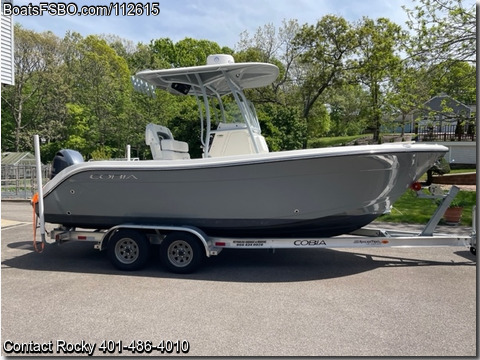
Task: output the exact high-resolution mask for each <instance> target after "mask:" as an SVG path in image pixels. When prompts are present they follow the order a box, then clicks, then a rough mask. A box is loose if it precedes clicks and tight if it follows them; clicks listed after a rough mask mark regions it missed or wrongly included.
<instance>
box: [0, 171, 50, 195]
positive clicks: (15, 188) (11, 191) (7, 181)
mask: <svg viewBox="0 0 480 360" xmlns="http://www.w3.org/2000/svg"><path fill="white" fill-rule="evenodd" d="M50 172H51V166H50V165H42V177H43V183H44V184H45V183H46V182H47V180H48V179H49V178H50ZM1 174H2V175H1V188H2V200H6V199H31V198H32V196H33V195H34V194H35V193H36V192H37V176H36V166H35V165H5V164H2V168H1Z"/></svg>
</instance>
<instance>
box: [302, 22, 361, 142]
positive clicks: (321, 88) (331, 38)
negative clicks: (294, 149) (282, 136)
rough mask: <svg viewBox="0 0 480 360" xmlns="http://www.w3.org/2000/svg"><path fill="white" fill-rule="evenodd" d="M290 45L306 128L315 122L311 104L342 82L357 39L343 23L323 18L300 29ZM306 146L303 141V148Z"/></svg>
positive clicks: (356, 44) (352, 29) (350, 28)
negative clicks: (293, 50) (295, 59)
mask: <svg viewBox="0 0 480 360" xmlns="http://www.w3.org/2000/svg"><path fill="white" fill-rule="evenodd" d="M294 43H295V48H296V51H299V52H300V57H299V62H298V67H297V69H296V77H295V78H294V79H293V81H294V83H295V84H296V85H297V86H298V89H299V94H300V97H301V102H302V108H303V110H302V116H303V118H304V119H305V121H306V123H307V124H309V123H310V122H312V121H315V120H314V119H313V118H311V117H310V112H311V110H312V109H313V106H314V104H315V102H316V101H317V100H318V99H319V98H320V96H321V95H322V94H323V93H324V92H325V91H326V90H327V89H328V88H329V87H331V86H335V85H336V84H340V83H342V82H343V81H344V75H345V71H346V65H347V62H346V61H347V59H348V58H349V57H350V56H352V55H353V54H354V52H355V50H356V49H357V47H358V45H359V44H358V37H357V33H356V30H355V28H353V27H352V26H351V25H350V24H349V23H348V22H347V21H346V20H345V19H343V18H341V17H337V16H334V15H327V16H324V17H323V18H322V19H321V20H319V21H318V22H317V24H315V25H308V24H305V25H303V27H302V28H301V30H300V31H299V33H298V34H297V36H296V38H295V40H294ZM307 127H308V125H307ZM307 142H308V138H307V137H306V138H305V139H304V142H303V145H304V147H306V146H307Z"/></svg>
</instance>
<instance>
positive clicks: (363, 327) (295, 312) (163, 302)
mask: <svg viewBox="0 0 480 360" xmlns="http://www.w3.org/2000/svg"><path fill="white" fill-rule="evenodd" d="M31 221H32V220H31V210H30V207H29V205H28V204H26V203H10V202H2V240H1V241H2V244H1V249H2V270H1V275H2V277H1V280H2V284H1V286H2V293H1V294H2V355H8V354H10V352H12V353H18V352H19V351H22V350H23V351H30V354H35V355H38V353H35V351H36V350H35V349H37V350H38V351H43V353H46V354H51V355H82V354H87V353H88V352H89V351H90V350H92V348H91V347H93V346H95V347H94V348H93V354H94V355H103V352H102V350H101V345H102V343H103V345H105V348H103V350H104V351H105V352H106V353H108V350H110V351H111V353H113V354H116V355H118V354H119V351H118V350H119V348H120V347H121V348H122V349H121V350H122V353H121V355H128V356H132V355H141V354H143V355H145V354H147V351H148V350H150V352H149V354H150V355H161V353H162V350H161V348H162V347H161V346H159V345H161V344H162V340H163V341H164V342H163V344H164V345H168V344H170V345H168V346H171V348H170V349H173V352H174V353H176V349H180V352H181V346H183V347H184V348H183V349H184V350H185V349H186V346H187V342H186V341H188V345H189V348H188V350H189V352H188V355H190V356H261V355H270V356H275V355H276V356H281V355H283V356H309V355H315V356H415V355H421V356H475V355H476V338H477V336H476V261H475V260H476V259H475V257H474V256H473V255H472V254H470V252H469V251H468V249H465V248H462V247H458V248H414V249H406V248H401V249H368V248H365V249H342V250H326V249H323V250H321V249H318V250H317V249H313V250H308V251H305V250H281V251H280V250H277V251H276V252H275V253H272V252H269V251H265V250H231V251H227V250H225V251H224V252H222V253H221V254H220V255H219V256H218V257H214V258H212V259H210V261H209V262H208V263H207V264H206V265H205V266H204V267H202V268H201V269H200V270H199V271H198V272H197V273H195V274H191V275H183V276H179V275H173V274H170V273H167V272H166V271H164V270H163V269H162V268H161V267H160V266H159V265H158V256H156V255H154V256H152V258H151V260H150V262H149V263H148V266H147V267H146V268H145V269H143V270H141V271H137V272H132V273H125V272H121V271H118V270H116V269H114V268H113V267H112V266H111V265H110V263H109V261H108V259H107V257H106V256H105V254H104V253H100V252H98V251H96V250H94V249H93V248H92V246H91V244H85V243H67V244H64V245H61V246H57V245H50V246H47V247H46V249H45V251H44V252H43V253H42V254H38V253H36V252H34V251H33V247H32V241H31V240H32V225H31ZM459 230H462V229H455V230H454V231H459ZM167 340H170V341H172V342H171V343H168V344H167ZM177 340H179V342H176V341H177ZM104 341H106V342H104ZM132 341H136V342H135V343H132ZM138 341H143V343H139V342H138ZM129 345H132V346H131V347H129ZM150 345H151V347H149V346H150ZM175 346H177V347H175ZM154 347H155V350H154V349H153V348H154ZM133 350H136V352H135V353H133ZM166 350H167V348H163V351H164V352H165V351H166Z"/></svg>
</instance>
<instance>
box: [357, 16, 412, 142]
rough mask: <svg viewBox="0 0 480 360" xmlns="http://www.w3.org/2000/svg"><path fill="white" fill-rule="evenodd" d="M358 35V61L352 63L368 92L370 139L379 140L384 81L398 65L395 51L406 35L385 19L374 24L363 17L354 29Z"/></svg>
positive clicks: (394, 71) (384, 96)
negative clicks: (371, 136)
mask: <svg viewBox="0 0 480 360" xmlns="http://www.w3.org/2000/svg"><path fill="white" fill-rule="evenodd" d="M358 34H359V45H360V46H359V47H358V52H357V54H358V56H359V59H358V60H354V61H352V63H354V64H356V67H357V76H358V81H359V82H360V83H361V84H362V85H363V86H365V87H366V88H367V89H368V91H369V94H370V107H369V112H370V118H371V122H370V126H369V127H370V130H371V131H372V132H373V138H374V140H379V136H380V126H381V125H382V117H383V114H384V109H385V98H386V91H387V89H388V82H389V81H390V80H391V79H392V77H393V76H394V75H395V73H396V71H397V69H398V68H399V66H400V64H401V59H400V56H399V55H397V54H396V52H397V51H398V50H399V44H401V42H402V41H403V40H404V38H405V36H406V35H405V33H404V32H403V30H402V28H401V27H400V26H399V25H396V24H394V23H392V22H391V21H390V20H388V19H385V18H379V19H377V20H376V21H374V20H371V19H369V18H366V17H364V18H363V20H362V23H361V24H360V26H359V28H358Z"/></svg>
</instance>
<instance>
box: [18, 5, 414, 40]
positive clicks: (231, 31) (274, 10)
mask: <svg viewBox="0 0 480 360" xmlns="http://www.w3.org/2000/svg"><path fill="white" fill-rule="evenodd" d="M29 2H30V1H29V0H18V1H15V5H28V3H29ZM76 3H77V4H78V6H81V5H100V4H110V3H111V1H110V0H98V1H92V0H88V1H87V0H85V1H82V2H79V1H76ZM404 4H411V0H400V1H394V2H389V1H384V0H371V1H369V2H364V1H354V0H296V1H291V0H243V1H225V0H165V1H162V2H160V14H159V15H157V16H145V15H143V16H110V17H101V16H68V15H67V16H48V15H44V16H41V17H39V16H16V17H15V21H16V22H19V23H20V24H22V25H23V26H24V27H25V28H28V29H32V30H35V31H39V32H41V31H47V30H50V31H52V32H54V33H55V34H57V35H58V36H60V37H63V36H64V35H65V33H66V32H67V31H69V30H70V31H76V32H79V33H80V34H82V35H84V36H86V35H89V34H115V35H118V36H120V37H121V38H125V39H128V40H132V41H134V42H143V43H147V44H148V43H150V40H152V39H157V38H164V37H166V38H170V39H172V40H173V41H175V42H176V41H179V40H181V39H184V38H185V37H192V38H195V39H207V40H211V41H215V42H217V43H218V44H219V45H220V46H228V47H231V48H234V47H235V44H236V43H237V42H238V40H239V39H240V33H242V32H243V31H245V30H246V31H248V32H249V33H250V34H253V33H255V31H256V30H257V29H258V28H259V27H262V26H263V25H265V24H269V23H273V24H274V25H275V26H276V27H279V26H281V24H282V21H283V20H284V19H287V20H289V19H297V20H298V22H299V23H300V24H304V23H309V24H314V23H316V22H317V21H318V20H319V19H320V18H322V17H323V16H324V15H326V14H334V15H338V16H342V17H344V18H345V19H346V20H348V21H356V20H359V19H361V18H362V17H363V16H367V17H369V18H373V19H376V18H378V17H387V18H389V19H390V20H392V21H393V22H396V23H397V24H399V25H402V26H404V23H405V20H406V14H405V12H404V11H403V10H402V8H401V5H404Z"/></svg>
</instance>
